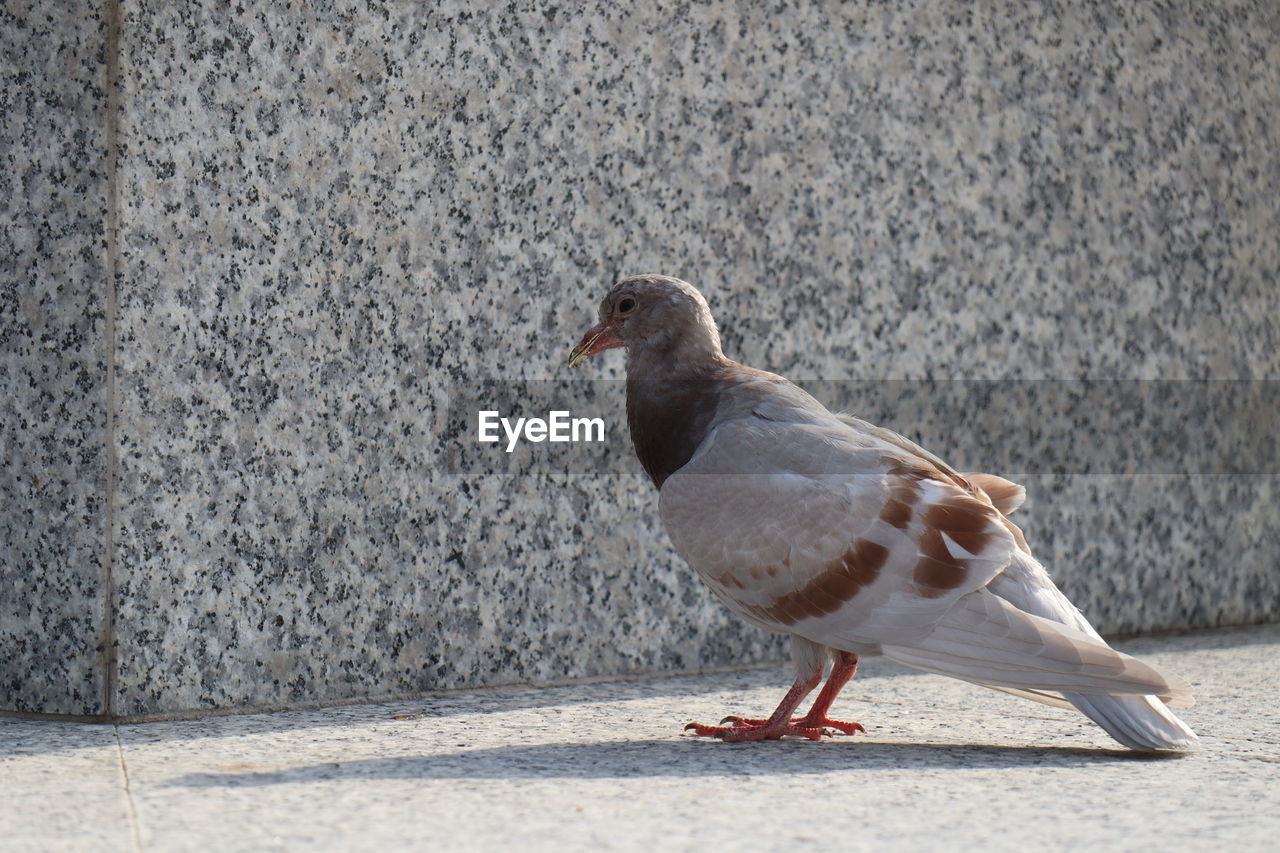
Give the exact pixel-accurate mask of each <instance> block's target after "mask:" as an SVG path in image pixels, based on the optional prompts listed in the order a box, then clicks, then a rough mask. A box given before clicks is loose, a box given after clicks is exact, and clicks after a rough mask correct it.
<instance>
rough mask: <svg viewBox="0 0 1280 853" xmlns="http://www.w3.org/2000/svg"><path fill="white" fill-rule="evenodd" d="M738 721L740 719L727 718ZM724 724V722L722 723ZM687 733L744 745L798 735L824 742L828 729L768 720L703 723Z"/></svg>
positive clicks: (691, 726) (694, 726)
mask: <svg viewBox="0 0 1280 853" xmlns="http://www.w3.org/2000/svg"><path fill="white" fill-rule="evenodd" d="M726 719H734V720H737V719H739V718H736V717H733V718H726ZM721 722H724V721H721ZM684 728H685V731H690V730H692V731H693V733H694V734H696V735H701V736H702V737H718V738H720V740H722V741H725V742H727V743H742V742H744V741H755V740H778V739H779V738H781V737H784V736H786V735H797V736H799V737H803V738H808V739H809V740H822V736H823V735H824V734H830V732H828V731H827V730H826V729H823V728H815V727H812V726H798V725H795V724H794V722H785V723H773V724H770V723H769V721H768V720H741V721H740V722H735V723H734V725H731V726H704V725H702V724H701V723H690V724H689V725H687V726H685V727H684Z"/></svg>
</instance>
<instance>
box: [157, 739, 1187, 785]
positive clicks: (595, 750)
mask: <svg viewBox="0 0 1280 853" xmlns="http://www.w3.org/2000/svg"><path fill="white" fill-rule="evenodd" d="M1178 755H1179V754H1178V753H1135V752H1131V751H1128V750H1120V749H1091V748H1085V747H1071V746H1026V747H1023V746H1006V745H984V744H946V743H942V744H913V743H886V742H876V741H866V740H859V739H857V738H853V739H849V740H843V739H842V740H840V741H835V742H833V741H824V742H822V743H812V742H808V741H800V740H795V741H791V740H784V741H775V742H770V743H762V744H761V743H754V744H725V743H720V742H718V741H709V740H703V739H701V738H692V737H689V738H679V739H672V740H631V741H621V740H620V741H608V742H604V743H598V742H595V743H550V744H537V745H527V746H526V745H510V746H499V747H489V748H483V749H469V750H468V749H459V750H457V751H452V752H442V753H436V754H431V755H406V756H395V757H385V758H364V759H357V760H354V761H336V762H326V763H323V764H310V765H306V766H302V767H290V768H287V769H283V770H269V771H264V772H243V771H237V772H227V773H190V774H187V775H185V776H180V777H178V778H176V779H174V780H172V781H171V782H170V783H169V785H171V786H178V787H192V788H204V787H256V786H263V785H285V784H295V783H308V782H322V781H344V780H366V779H409V780H431V779H626V778H660V777H697V776H725V777H735V776H736V777H752V776H772V775H802V776H811V775H821V774H824V773H840V772H847V771H849V770H850V769H852V768H861V769H865V770H903V769H912V768H917V769H957V770H959V769H969V770H972V769H982V768H1017V767H1067V766H1078V765H1084V764H1100V763H1110V762H1115V761H1134V760H1169V759H1171V758H1176V757H1177V756H1178Z"/></svg>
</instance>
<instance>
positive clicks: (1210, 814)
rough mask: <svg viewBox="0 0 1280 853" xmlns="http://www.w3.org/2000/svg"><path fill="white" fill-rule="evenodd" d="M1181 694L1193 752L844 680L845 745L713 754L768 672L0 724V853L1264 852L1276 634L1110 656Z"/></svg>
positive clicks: (885, 671)
mask: <svg viewBox="0 0 1280 853" xmlns="http://www.w3.org/2000/svg"><path fill="white" fill-rule="evenodd" d="M1118 645H1120V646H1121V647H1122V648H1125V649H1126V650H1128V651H1131V652H1134V653H1140V654H1142V655H1143V656H1145V657H1148V658H1150V659H1151V660H1153V661H1155V662H1157V663H1159V664H1162V665H1165V666H1167V667H1169V668H1171V669H1173V670H1175V671H1177V672H1179V673H1181V674H1182V675H1184V676H1185V677H1187V678H1189V679H1190V680H1191V681H1192V682H1193V683H1194V684H1196V685H1197V688H1198V693H1199V696H1200V703H1199V704H1198V705H1197V706H1196V707H1195V708H1191V709H1189V710H1188V711H1187V712H1186V714H1185V717H1186V719H1187V720H1188V722H1190V723H1191V725H1192V726H1193V727H1194V728H1196V729H1197V730H1198V731H1199V732H1200V734H1201V737H1202V739H1203V746H1202V747H1201V748H1200V749H1198V750H1197V751H1195V752H1193V753H1191V754H1189V755H1186V756H1183V757H1166V758H1136V757H1133V756H1131V755H1129V754H1127V753H1126V752H1124V751H1122V750H1119V749H1116V748H1115V746H1114V744H1112V743H1111V742H1110V741H1109V740H1108V738H1107V737H1106V735H1105V734H1103V733H1102V732H1101V731H1100V730H1099V729H1097V728H1095V727H1093V726H1092V725H1090V724H1088V723H1087V722H1085V721H1084V719H1083V718H1081V717H1077V716H1075V715H1073V714H1070V713H1068V712H1065V711H1058V710H1056V709H1052V708H1046V707H1042V706H1039V705H1034V704H1030V703H1027V702H1023V701H1020V700H1017V699H1014V698H1012V697H1007V696H1004V695H1002V694H999V693H995V692H992V691H986V690H982V689H980V688H976V687H971V686H969V685H966V684H963V683H960V682H955V681H950V680H947V679H943V678H938V677H934V676H927V675H917V674H912V673H908V672H906V671H903V670H898V669H893V668H890V667H888V666H887V665H885V664H882V663H879V662H875V661H870V662H868V663H867V664H866V665H865V666H864V670H865V672H864V673H863V674H862V675H861V676H860V677H859V679H858V680H857V681H856V682H855V683H854V684H853V685H852V686H851V687H850V689H849V690H848V691H847V693H846V696H845V697H844V698H842V699H841V701H840V703H838V704H837V711H838V712H839V714H840V715H841V716H843V717H844V718H852V719H857V720H860V721H861V722H863V723H864V724H865V725H866V728H867V733H866V735H865V736H859V737H856V738H844V737H842V738H839V739H835V740H828V741H824V742H822V743H809V742H803V741H795V742H791V741H784V742H776V743H767V744H748V745H726V744H721V743H718V742H708V741H704V740H700V739H696V738H693V737H691V736H686V735H683V734H682V733H681V726H682V725H683V723H685V722H686V721H688V720H692V719H697V720H701V721H707V722H710V721H714V720H717V719H719V717H720V716H722V715H723V714H724V713H728V712H735V711H736V712H741V711H764V710H767V709H768V708H769V707H771V705H772V703H773V702H774V701H775V700H776V699H777V698H778V695H779V692H780V690H781V688H782V687H783V685H784V683H785V681H786V673H785V672H784V671H783V670H781V669H765V670H752V671H745V672H733V673H723V674H715V675H706V676H690V677H679V678H662V679H653V680H644V681H633V682H625V683H602V684H592V685H576V686H568V687H558V688H548V689H540V690H534V689H513V690H488V691H475V692H466V693H451V694H448V695H442V696H436V697H432V698H429V699H422V700H418V701H412V702H404V703H396V704H379V705H361V706H349V707H343V708H331V709H324V710H318V711H305V712H287V713H278V714H263V715H254V716H232V717H216V718H208V719H203V720H194V721H187V722H171V723H150V724H141V725H122V726H114V727H113V726H100V725H83V724H74V723H58V722H36V721H24V720H15V719H2V720H0V791H3V792H4V801H5V805H6V808H4V809H2V810H0V839H4V840H3V841H2V842H0V848H2V849H4V850H6V851H9V850H23V851H25V850H86V849H93V850H205V849H219V850H241V849H245V850H248V849H252V850H276V849H335V850H350V849H405V848H413V849H423V848H427V849H445V850H453V849H477V850H488V849H504V848H505V849H519V850H525V849H585V848H591V849H595V848H607V849H643V850H652V849H664V850H665V849H761V850H777V849H785V848H791V847H799V848H804V849H840V850H863V849H866V850H883V849H886V848H889V849H925V848H930V849H932V848H936V847H938V846H939V845H943V844H945V845H947V846H948V847H954V848H961V849H967V848H976V847H982V848H985V849H1028V848H1030V847H1035V848H1038V849H1042V848H1046V847H1047V848H1050V849H1065V848H1083V847H1086V846H1089V847H1093V846H1103V849H1109V850H1129V849H1134V850H1137V849H1152V848H1155V847H1156V846H1157V845H1158V846H1159V847H1160V848H1161V849H1166V850H1185V849H1192V850H1196V849H1206V850H1208V849H1214V848H1220V847H1223V846H1224V845H1230V846H1231V847H1232V849H1264V848H1265V849H1275V848H1274V844H1275V838H1276V837H1277V835H1278V834H1280V667H1278V666H1277V661H1278V660H1280V625H1273V626H1266V627H1260V628H1250V629H1236V630H1226V631H1215V632H1208V633H1198V634H1192V635H1183V636H1176V637H1165V638H1155V639H1142V640H1135V641H1129V642H1125V643H1120V644H1118Z"/></svg>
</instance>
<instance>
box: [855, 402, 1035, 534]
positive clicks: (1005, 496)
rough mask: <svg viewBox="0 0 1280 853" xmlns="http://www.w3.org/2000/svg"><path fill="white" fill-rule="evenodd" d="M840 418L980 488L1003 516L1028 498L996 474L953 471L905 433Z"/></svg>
mask: <svg viewBox="0 0 1280 853" xmlns="http://www.w3.org/2000/svg"><path fill="white" fill-rule="evenodd" d="M836 417H837V418H839V420H840V421H841V422H842V423H844V424H847V425H848V426H850V427H853V429H855V430H857V431H859V432H863V433H866V434H867V435H871V436H875V437H876V438H878V439H880V440H881V441H884V442H886V443H887V444H889V445H892V446H894V447H897V448H899V449H900V450H902V451H905V452H906V453H907V454H909V455H912V456H915V457H916V458H918V459H920V460H922V461H924V462H928V463H929V464H930V465H932V466H933V467H935V468H937V469H938V471H939V472H940V473H943V474H945V475H947V477H948V478H950V479H951V480H953V481H954V482H957V483H960V484H961V485H967V486H968V487H969V488H970V490H973V489H981V490H982V491H983V493H984V496H985V497H986V498H987V499H989V500H990V501H991V504H992V506H994V507H995V508H996V509H998V510H1000V512H1001V513H1002V514H1004V515H1009V514H1010V513H1012V512H1013V511H1014V510H1016V509H1017V508H1018V507H1020V506H1022V502H1023V501H1025V500H1026V499H1027V490H1026V489H1024V488H1023V487H1022V486H1020V485H1018V484H1017V483H1014V482H1011V481H1009V480H1006V479H1005V478H1004V477H997V476H996V475H995V474H980V473H977V472H974V473H970V474H960V473H957V472H956V471H954V470H952V468H951V467H950V466H949V465H947V463H945V462H943V461H942V460H941V459H939V458H938V457H937V456H934V455H933V454H932V453H930V452H929V451H927V450H925V449H924V448H923V447H921V446H920V445H918V444H916V443H915V442H914V441H912V440H911V439H909V438H907V437H906V436H902V435H899V434H898V433H896V432H894V431H893V430H888V429H885V428H884V427H878V426H876V425H875V424H873V423H871V422H869V421H864V420H863V419H862V418H855V417H854V416H853V415H837V416H836Z"/></svg>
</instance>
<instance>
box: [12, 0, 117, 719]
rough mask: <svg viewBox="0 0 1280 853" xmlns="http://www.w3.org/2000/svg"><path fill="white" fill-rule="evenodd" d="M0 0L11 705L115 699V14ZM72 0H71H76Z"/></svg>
mask: <svg viewBox="0 0 1280 853" xmlns="http://www.w3.org/2000/svg"><path fill="white" fill-rule="evenodd" d="M37 5H39V6H44V5H49V6H50V7H51V8H48V9H45V8H34V9H33V8H27V4H20V3H9V4H6V5H5V6H4V7H3V9H0V80H2V81H3V82H2V83H0V460H3V465H4V468H3V476H0V709H5V708H9V709H12V708H21V709H25V710H41V711H47V712H50V713H80V714H94V713H102V712H103V711H104V710H105V708H106V704H105V701H104V690H105V689H106V683H105V668H104V660H103V656H102V655H103V651H104V644H103V634H104V629H105V622H104V616H105V613H104V609H103V605H104V596H105V595H106V586H105V584H104V582H103V581H104V577H103V571H102V559H103V543H104V539H105V535H106V523H105V518H104V515H105V512H106V507H107V493H108V489H107V483H106V471H107V463H106V436H105V426H106V411H107V406H106V399H107V392H106V374H107V369H106V352H107V346H106V328H105V323H104V317H105V311H106V307H105V294H106V287H105V278H106V263H105V253H104V229H105V222H106V220H105V211H106V209H107V181H106V159H107V158H106V139H105V129H106V98H105V93H104V84H105V81H106V69H105V58H104V53H103V46H104V44H105V40H106V34H105V25H104V22H103V17H102V15H101V10H100V8H99V7H98V6H97V4H80V5H77V6H75V7H74V8H59V9H54V8H52V5H53V4H37ZM68 5H72V4H68Z"/></svg>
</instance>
